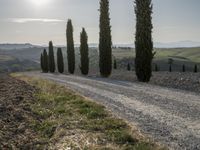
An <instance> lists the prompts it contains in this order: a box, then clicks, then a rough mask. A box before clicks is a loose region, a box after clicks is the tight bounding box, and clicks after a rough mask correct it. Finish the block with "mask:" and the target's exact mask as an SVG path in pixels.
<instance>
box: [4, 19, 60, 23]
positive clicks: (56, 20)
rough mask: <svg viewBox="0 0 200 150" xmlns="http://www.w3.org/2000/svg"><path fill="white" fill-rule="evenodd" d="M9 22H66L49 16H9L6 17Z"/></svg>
mask: <svg viewBox="0 0 200 150" xmlns="http://www.w3.org/2000/svg"><path fill="white" fill-rule="evenodd" d="M6 21H7V22H14V23H29V22H42V23H58V22H64V20H61V19H47V18H9V19H6Z"/></svg>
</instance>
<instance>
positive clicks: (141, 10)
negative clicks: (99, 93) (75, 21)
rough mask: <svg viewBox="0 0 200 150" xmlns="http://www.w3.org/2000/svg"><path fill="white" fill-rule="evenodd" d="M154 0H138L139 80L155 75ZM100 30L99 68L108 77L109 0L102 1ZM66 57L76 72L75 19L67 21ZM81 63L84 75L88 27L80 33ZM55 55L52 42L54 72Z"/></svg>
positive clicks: (53, 69) (110, 45)
mask: <svg viewBox="0 0 200 150" xmlns="http://www.w3.org/2000/svg"><path fill="white" fill-rule="evenodd" d="M152 8H153V7H152V0H135V14H136V21H137V23H136V34H135V48H136V58H135V70H136V75H137V78H138V80H139V81H142V82H148V81H149V80H150V78H151V75H152V67H151V65H152V59H153V57H154V55H155V53H154V52H153V41H152V28H153V25H152V16H151V15H152ZM99 11H100V20H99V21H100V24H99V28H100V32H99V68H100V74H101V76H102V77H108V76H109V75H110V74H111V72H112V37H111V26H110V17H109V15H110V14H109V0H100V9H99ZM66 38H67V58H68V72H69V73H71V74H73V73H74V70H75V51H74V41H73V26H72V21H71V20H68V22H67V30H66ZM80 53H81V66H80V69H81V71H82V73H83V74H88V70H89V58H88V44H87V34H86V32H85V29H83V31H82V33H81V47H80ZM52 56H53V44H52V42H50V45H49V59H48V60H49V62H48V63H49V67H50V68H49V71H50V72H54V71H55V67H54V66H55V62H54V58H53V57H52Z"/></svg>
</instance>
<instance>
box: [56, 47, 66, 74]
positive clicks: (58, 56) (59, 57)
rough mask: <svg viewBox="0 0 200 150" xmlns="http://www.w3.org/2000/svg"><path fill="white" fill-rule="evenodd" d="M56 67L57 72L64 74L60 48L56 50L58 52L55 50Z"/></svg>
mask: <svg viewBox="0 0 200 150" xmlns="http://www.w3.org/2000/svg"><path fill="white" fill-rule="evenodd" d="M57 65H58V72H59V73H63V72H64V61H63V54H62V49H61V48H58V50H57Z"/></svg>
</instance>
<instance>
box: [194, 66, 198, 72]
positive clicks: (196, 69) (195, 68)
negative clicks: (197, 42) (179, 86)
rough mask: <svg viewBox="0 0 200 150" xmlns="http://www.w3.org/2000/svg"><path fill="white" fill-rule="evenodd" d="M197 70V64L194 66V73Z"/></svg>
mask: <svg viewBox="0 0 200 150" xmlns="http://www.w3.org/2000/svg"><path fill="white" fill-rule="evenodd" d="M197 72H198V67H197V65H195V66H194V73H197Z"/></svg>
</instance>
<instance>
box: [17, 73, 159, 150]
mask: <svg viewBox="0 0 200 150" xmlns="http://www.w3.org/2000/svg"><path fill="white" fill-rule="evenodd" d="M14 76H15V77H17V78H20V79H21V80H24V81H26V82H27V83H28V84H31V85H32V86H35V87H36V88H38V89H40V90H39V91H40V92H38V93H37V94H36V95H35V96H36V101H35V103H34V104H32V105H31V109H32V111H33V112H34V114H36V115H37V116H39V118H42V119H40V121H38V120H37V121H36V120H33V121H32V124H31V127H32V129H33V130H34V131H35V132H37V133H38V134H40V137H41V140H42V141H46V142H47V143H48V149H77V150H79V149H84V150H86V149H91V150H95V149H98V150H107V149H113V150H157V149H161V148H160V147H159V146H158V145H156V144H154V143H152V142H149V141H147V140H146V139H145V138H142V137H141V136H138V135H139V134H138V133H137V131H136V130H132V128H131V127H130V126H129V125H128V124H127V123H125V122H124V121H123V120H121V119H117V118H115V117H113V116H112V115H111V114H110V113H109V112H108V111H106V109H105V107H104V106H102V105H99V104H96V103H94V102H92V101H90V100H88V99H86V98H84V97H82V96H80V95H78V94H76V93H74V92H73V91H71V90H69V89H67V88H66V87H64V86H60V85H58V84H56V83H53V82H50V81H46V80H41V79H37V78H34V79H33V78H30V77H25V76H21V75H19V74H18V75H16V74H15V75H14ZM135 135H137V136H135Z"/></svg>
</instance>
